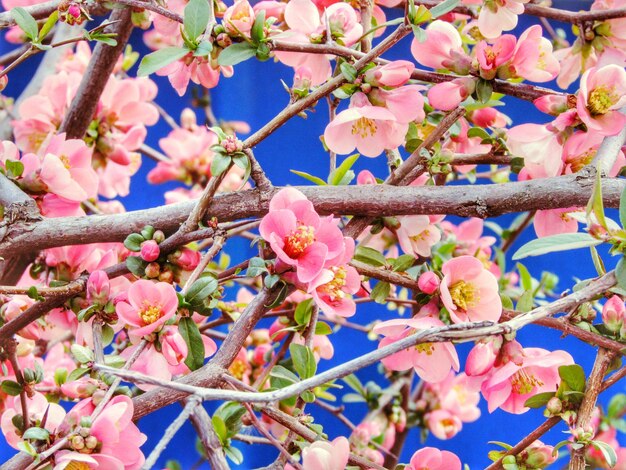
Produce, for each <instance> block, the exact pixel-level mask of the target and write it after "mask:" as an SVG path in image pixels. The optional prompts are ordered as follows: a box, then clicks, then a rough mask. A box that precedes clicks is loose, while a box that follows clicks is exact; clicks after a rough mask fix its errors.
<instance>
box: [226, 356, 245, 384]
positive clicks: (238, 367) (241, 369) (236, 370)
mask: <svg viewBox="0 0 626 470" xmlns="http://www.w3.org/2000/svg"><path fill="white" fill-rule="evenodd" d="M228 371H229V372H230V373H231V374H232V376H233V377H235V378H236V379H239V380H241V379H243V374H244V373H245V372H246V364H245V363H244V362H243V361H242V360H241V359H235V361H234V362H233V363H232V364H231V366H230V367H229V368H228Z"/></svg>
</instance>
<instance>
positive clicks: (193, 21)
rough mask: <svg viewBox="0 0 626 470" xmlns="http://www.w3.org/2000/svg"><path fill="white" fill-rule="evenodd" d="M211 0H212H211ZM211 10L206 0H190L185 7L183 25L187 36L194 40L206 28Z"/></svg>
mask: <svg viewBox="0 0 626 470" xmlns="http://www.w3.org/2000/svg"><path fill="white" fill-rule="evenodd" d="M211 1H212V0H211ZM210 14H211V10H210V7H209V2H208V1H207V0H190V2H189V3H188V4H187V6H186V7H185V12H184V18H183V27H184V28H185V33H186V34H187V37H189V38H190V39H192V40H195V39H196V38H197V37H198V36H200V35H201V34H202V33H204V31H205V30H206V27H207V25H208V23H209V16H210Z"/></svg>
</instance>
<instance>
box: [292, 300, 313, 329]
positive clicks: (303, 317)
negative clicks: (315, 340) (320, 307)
mask: <svg viewBox="0 0 626 470" xmlns="http://www.w3.org/2000/svg"><path fill="white" fill-rule="evenodd" d="M312 303H313V299H306V300H305V301H303V302H300V303H299V304H298V306H297V307H296V311H295V312H294V314H293V319H294V320H295V321H296V323H297V324H298V325H308V324H309V321H310V320H311V314H312V313H313V307H312Z"/></svg>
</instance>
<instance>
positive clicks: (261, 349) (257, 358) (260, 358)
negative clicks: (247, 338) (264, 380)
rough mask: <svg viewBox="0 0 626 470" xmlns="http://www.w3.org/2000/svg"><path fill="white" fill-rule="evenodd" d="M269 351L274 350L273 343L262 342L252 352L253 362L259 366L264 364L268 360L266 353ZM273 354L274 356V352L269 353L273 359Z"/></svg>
mask: <svg viewBox="0 0 626 470" xmlns="http://www.w3.org/2000/svg"><path fill="white" fill-rule="evenodd" d="M268 351H272V345H271V344H269V343H264V344H260V345H259V346H257V347H256V348H254V351H253V353H252V363H254V364H256V365H257V366H262V365H264V364H265V363H266V362H267V359H266V357H267V355H266V354H267V352H268ZM272 356H274V353H273V352H271V353H270V354H269V358H270V359H271V357H272Z"/></svg>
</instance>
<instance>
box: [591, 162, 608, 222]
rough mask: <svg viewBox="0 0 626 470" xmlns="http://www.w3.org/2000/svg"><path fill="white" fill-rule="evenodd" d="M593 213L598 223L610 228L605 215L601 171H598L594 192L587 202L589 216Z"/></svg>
mask: <svg viewBox="0 0 626 470" xmlns="http://www.w3.org/2000/svg"><path fill="white" fill-rule="evenodd" d="M592 213H593V215H595V216H596V220H597V221H598V223H599V224H600V225H601V226H602V227H603V228H604V229H605V230H608V228H607V224H606V217H605V216H604V203H603V201H602V174H601V173H600V172H599V171H598V172H596V180H595V182H594V184H593V192H592V194H591V198H590V199H589V202H588V203H587V216H589V215H590V214H592Z"/></svg>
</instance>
